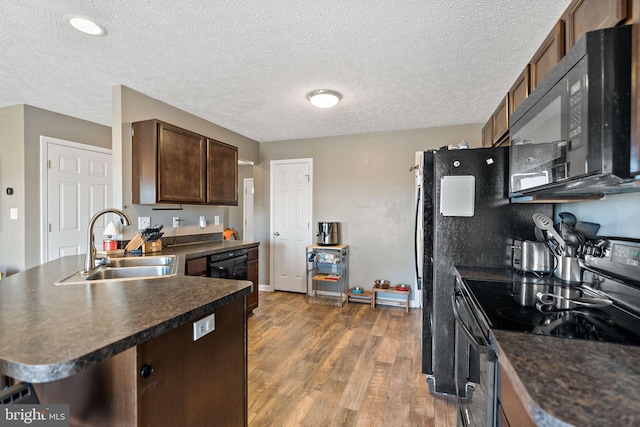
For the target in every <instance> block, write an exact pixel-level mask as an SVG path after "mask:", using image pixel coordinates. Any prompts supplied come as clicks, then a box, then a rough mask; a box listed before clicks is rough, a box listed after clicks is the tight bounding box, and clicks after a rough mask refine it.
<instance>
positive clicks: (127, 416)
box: [0, 241, 257, 425]
mask: <svg viewBox="0 0 640 427" xmlns="http://www.w3.org/2000/svg"><path fill="white" fill-rule="evenodd" d="M256 245H257V244H256V243H252V242H241V241H236V242H229V241H228V242H210V243H201V244H196V245H185V246H177V247H175V248H165V249H163V251H162V254H163V255H166V254H171V255H176V257H177V262H178V272H177V274H176V275H175V276H169V277H161V278H153V279H147V280H128V281H112V282H106V283H92V284H87V285H77V284H72V285H71V284H70V285H58V286H56V285H54V283H55V282H56V281H58V280H59V279H61V278H63V277H65V276H67V275H69V274H72V273H73V272H75V271H77V270H79V269H82V265H83V260H84V257H83V256H68V257H63V258H60V259H57V260H54V261H52V262H49V263H46V264H43V265H41V266H37V267H34V268H31V269H29V270H26V271H24V272H21V273H18V274H16V275H13V276H11V277H8V278H6V279H3V280H2V282H1V283H0V373H2V374H4V375H7V376H9V377H12V378H15V379H17V380H22V381H27V382H32V383H36V384H35V385H36V391H37V393H38V396H39V398H40V400H41V401H42V402H43V403H68V404H70V411H71V418H72V425H74V424H83V425H154V421H155V420H162V422H163V423H164V424H166V423H169V424H171V423H172V422H174V421H175V422H178V423H181V424H183V425H195V424H198V420H203V419H208V420H210V421H211V420H215V419H216V418H215V417H214V415H212V412H216V411H219V412H220V413H225V414H227V415H228V417H227V418H222V419H223V420H226V421H231V422H232V423H233V424H234V425H243V424H244V425H246V423H247V418H246V408H247V397H246V382H247V364H246V354H247V353H246V351H247V337H246V333H247V332H246V331H247V324H246V315H245V304H244V299H245V297H246V295H248V294H249V293H250V292H251V282H248V281H234V280H226V279H213V278H206V277H191V276H186V275H185V274H184V271H185V270H184V269H185V263H186V261H187V260H188V259H191V258H197V257H201V256H206V255H208V254H212V253H216V252H223V251H227V250H231V249H235V248H241V247H250V246H256ZM150 255H157V253H156V254H150ZM211 314H214V315H215V321H214V322H213V324H214V325H215V326H214V330H213V332H211V333H210V334H208V335H206V336H204V337H202V338H200V339H199V340H197V341H193V322H194V321H197V320H200V319H202V318H205V317H207V316H209V315H211ZM217 393H220V394H222V395H225V396H226V397H225V398H217V395H216V394H217ZM219 415H220V414H215V416H219ZM155 425H158V424H155ZM175 425H178V424H175Z"/></svg>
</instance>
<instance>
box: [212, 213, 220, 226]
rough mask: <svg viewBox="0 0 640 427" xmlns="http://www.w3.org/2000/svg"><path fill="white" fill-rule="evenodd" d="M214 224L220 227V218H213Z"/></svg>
mask: <svg viewBox="0 0 640 427" xmlns="http://www.w3.org/2000/svg"><path fill="white" fill-rule="evenodd" d="M213 223H214V224H215V225H220V217H219V216H218V215H216V216H214V217H213Z"/></svg>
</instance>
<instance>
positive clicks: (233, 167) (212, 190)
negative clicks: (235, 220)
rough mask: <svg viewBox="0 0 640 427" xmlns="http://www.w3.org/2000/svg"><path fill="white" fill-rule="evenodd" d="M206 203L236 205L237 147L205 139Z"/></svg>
mask: <svg viewBox="0 0 640 427" xmlns="http://www.w3.org/2000/svg"><path fill="white" fill-rule="evenodd" d="M207 165H208V166H207V203H210V204H216V205H225V206H238V149H237V148H236V147H233V146H231V145H228V144H225V143H222V142H219V141H216V140H214V139H207Z"/></svg>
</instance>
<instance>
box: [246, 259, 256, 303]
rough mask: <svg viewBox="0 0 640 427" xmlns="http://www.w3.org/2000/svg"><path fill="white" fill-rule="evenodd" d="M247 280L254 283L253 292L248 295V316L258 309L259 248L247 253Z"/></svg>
mask: <svg viewBox="0 0 640 427" xmlns="http://www.w3.org/2000/svg"><path fill="white" fill-rule="evenodd" d="M247 280H249V281H250V282H253V290H252V291H251V293H250V294H249V295H247V315H249V314H251V313H253V310H255V309H256V308H258V248H250V249H249V250H248V251H247Z"/></svg>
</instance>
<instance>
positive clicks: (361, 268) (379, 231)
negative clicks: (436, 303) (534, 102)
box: [254, 124, 482, 288]
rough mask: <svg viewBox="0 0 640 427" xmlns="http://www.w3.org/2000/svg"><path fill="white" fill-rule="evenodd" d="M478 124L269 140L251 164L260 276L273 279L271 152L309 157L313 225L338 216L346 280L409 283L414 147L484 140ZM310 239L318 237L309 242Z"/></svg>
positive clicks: (276, 157)
mask: <svg viewBox="0 0 640 427" xmlns="http://www.w3.org/2000/svg"><path fill="white" fill-rule="evenodd" d="M481 130H482V124H471V125H462V126H448V127H439V128H431V129H419V130H411V131H401V132H384V133H373V134H361V135H351V136H340V137H329V138H314V139H303V140H295V141H282V142H268V143H263V144H261V146H260V155H261V159H260V164H258V165H256V166H255V167H254V179H255V188H256V198H255V211H256V213H255V217H256V223H255V233H256V234H255V239H256V240H259V241H260V243H261V245H260V249H261V251H262V255H263V256H261V257H260V262H261V264H260V283H261V284H269V283H270V277H269V275H270V265H269V258H268V257H267V255H268V252H269V249H270V247H269V245H270V228H269V227H270V214H269V209H270V207H269V197H270V195H269V173H270V169H269V165H270V161H271V160H281V159H295V158H312V159H313V185H314V188H313V218H312V221H313V227H314V229H313V230H314V233H313V234H314V235H315V229H316V227H317V225H316V224H317V222H318V221H340V222H342V240H343V243H345V244H348V245H349V246H350V249H351V253H350V258H351V259H350V281H351V285H352V286H353V285H363V286H364V287H365V288H370V287H371V286H372V285H373V281H374V280H376V279H387V280H391V281H392V283H409V284H412V285H413V283H414V255H413V253H414V249H413V248H414V246H413V240H414V234H413V233H414V221H415V220H414V215H415V206H414V173H413V172H410V171H409V168H410V167H411V166H412V165H413V164H414V156H415V152H416V151H423V150H426V149H430V148H439V147H442V146H445V145H449V144H458V143H459V142H460V141H461V140H462V139H465V140H467V141H468V142H469V144H470V145H471V146H472V147H479V146H480V144H481V141H480V138H481ZM314 243H315V242H314Z"/></svg>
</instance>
